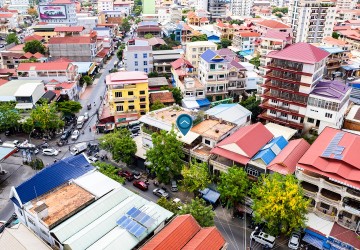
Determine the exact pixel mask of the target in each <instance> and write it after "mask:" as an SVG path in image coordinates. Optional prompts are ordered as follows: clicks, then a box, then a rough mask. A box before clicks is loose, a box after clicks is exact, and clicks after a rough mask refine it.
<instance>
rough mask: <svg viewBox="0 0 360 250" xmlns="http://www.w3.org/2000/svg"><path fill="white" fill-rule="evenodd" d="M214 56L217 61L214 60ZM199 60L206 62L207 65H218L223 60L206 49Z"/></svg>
mask: <svg viewBox="0 0 360 250" xmlns="http://www.w3.org/2000/svg"><path fill="white" fill-rule="evenodd" d="M215 56H218V57H219V59H214V57H215ZM201 58H202V59H204V60H205V61H206V62H208V63H211V62H212V63H218V62H224V61H225V59H224V58H223V57H221V56H220V55H218V54H217V53H216V52H215V51H212V50H211V49H208V50H207V51H205V52H204V53H203V54H202V55H201Z"/></svg>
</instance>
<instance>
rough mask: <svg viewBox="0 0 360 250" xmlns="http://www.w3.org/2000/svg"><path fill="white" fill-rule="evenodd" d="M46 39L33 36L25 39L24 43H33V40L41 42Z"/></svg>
mask: <svg viewBox="0 0 360 250" xmlns="http://www.w3.org/2000/svg"><path fill="white" fill-rule="evenodd" d="M43 39H44V38H43V37H42V36H39V35H36V34H34V35H31V36H27V37H25V38H24V41H25V42H29V41H33V40H37V41H41V40H43Z"/></svg>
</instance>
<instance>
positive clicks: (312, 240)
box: [303, 234, 323, 250]
mask: <svg viewBox="0 0 360 250" xmlns="http://www.w3.org/2000/svg"><path fill="white" fill-rule="evenodd" d="M303 241H305V242H307V243H309V244H310V245H312V246H314V247H316V248H317V249H320V250H322V249H323V247H322V245H323V241H322V240H320V239H319V238H317V237H315V236H312V235H310V234H305V236H304V238H303Z"/></svg>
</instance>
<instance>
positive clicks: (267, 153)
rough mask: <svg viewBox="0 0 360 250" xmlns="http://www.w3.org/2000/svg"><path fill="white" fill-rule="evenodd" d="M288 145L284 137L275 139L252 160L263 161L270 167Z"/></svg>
mask: <svg viewBox="0 0 360 250" xmlns="http://www.w3.org/2000/svg"><path fill="white" fill-rule="evenodd" d="M287 144H288V141H287V140H286V139H285V138H284V137H283V136H279V137H276V138H273V139H272V140H271V141H270V142H269V143H268V144H266V145H265V146H264V147H263V148H262V149H261V150H260V151H259V152H258V153H257V154H256V155H255V156H254V157H253V158H252V160H257V159H261V160H262V161H263V162H264V163H265V164H266V165H268V164H269V163H270V162H271V161H272V160H274V158H275V157H276V156H277V155H278V154H279V153H280V151H281V150H282V149H283V148H285V146H286V145H287Z"/></svg>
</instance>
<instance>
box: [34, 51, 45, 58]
mask: <svg viewBox="0 0 360 250" xmlns="http://www.w3.org/2000/svg"><path fill="white" fill-rule="evenodd" d="M33 57H35V58H37V59H39V58H41V57H44V55H43V54H41V53H39V52H36V53H35V54H34V55H33Z"/></svg>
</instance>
